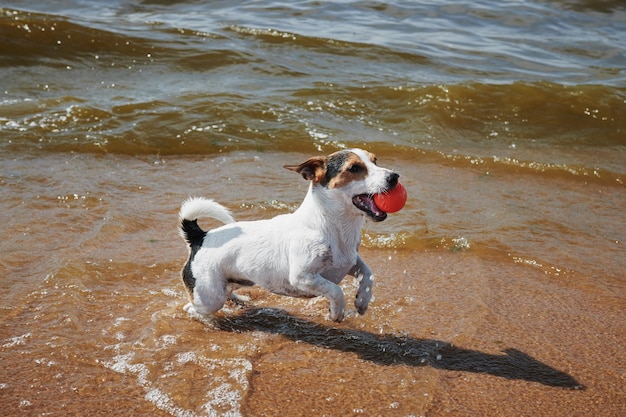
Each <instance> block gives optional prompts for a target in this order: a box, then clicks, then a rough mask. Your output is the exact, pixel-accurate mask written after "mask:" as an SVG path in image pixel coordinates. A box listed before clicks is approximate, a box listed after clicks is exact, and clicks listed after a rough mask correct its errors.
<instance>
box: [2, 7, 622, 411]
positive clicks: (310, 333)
mask: <svg viewBox="0 0 626 417" xmlns="http://www.w3.org/2000/svg"><path fill="white" fill-rule="evenodd" d="M170 3H171V4H170ZM625 16H626V15H625V10H624V7H623V5H622V3H621V2H610V1H607V2H594V3H593V4H591V3H590V2H584V1H550V2H544V1H529V2H522V3H510V2H505V3H502V2H493V1H487V0H481V1H478V2H473V3H472V4H466V5H463V4H458V2H446V1H436V2H427V3H417V2H401V1H397V2H386V3H384V4H383V3H370V2H326V3H319V2H297V3H293V2H285V3H282V2H267V3H265V4H262V3H258V2H241V3H238V4H237V5H233V4H231V3H230V2H214V3H212V6H211V8H210V10H209V9H208V8H207V6H206V5H205V4H202V3H201V2H200V3H198V2H191V1H188V2H147V1H134V2H122V3H119V4H111V3H110V2H98V1H93V2H89V3H88V4H85V3H84V2H74V1H71V0H68V1H65V0H64V1H62V2H54V4H52V3H51V4H49V5H48V4H47V3H44V4H41V2H8V3H7V4H6V5H4V6H3V8H1V9H0V196H1V198H0V233H1V235H2V239H0V276H1V277H2V279H1V280H0V289H1V291H0V360H1V361H2V367H0V410H1V411H2V413H3V415H32V416H43V415H62V416H66V415H89V416H93V415H133V416H160V415H163V416H168V415H169V416H217V415H225V416H239V415H244V416H275V415H289V416H298V415H302V416H304V415H307V416H348V415H364V416H379V415H380V416H476V415H485V416H492V415H493V416H528V415H533V416H535V415H537V416H564V417H565V416H567V417H570V416H578V415H580V416H588V415H594V416H595V415H598V416H600V415H602V416H622V415H626V400H625V398H626V367H625V365H624V364H626V354H625V353H624V349H623V346H624V343H625V341H626V321H625V320H624V311H625V307H626V281H625V275H624V271H626V256H625V255H626V250H625V248H624V242H625V241H626V222H625V221H624V213H625V212H626V187H625V186H624V180H625V178H626V135H625V133H624V132H625V128H626V125H625V123H626V119H625V118H624V115H625V114H626V90H625V89H624V85H625V84H624V81H625V77H624V71H623V69H624V68H626V61H625V59H626V58H625V57H626V53H625V48H624V44H623V39H624V35H625V33H624V28H626V25H624V20H625ZM328 22H332V23H333V24H331V25H329V24H328ZM357 146H358V147H363V148H366V149H368V150H370V151H373V152H374V153H376V154H377V156H378V159H379V162H380V164H381V165H384V166H387V167H391V168H394V169H395V170H397V171H398V172H399V173H400V174H401V178H402V182H403V184H404V185H405V186H406V188H407V190H408V194H409V201H408V203H407V206H406V207H405V208H404V209H403V210H402V211H400V212H398V213H395V214H393V215H390V216H389V218H388V219H387V220H386V221H384V222H382V223H377V224H367V226H366V228H365V230H364V231H363V235H362V240H363V244H362V249H361V251H362V255H363V257H364V258H365V259H366V261H367V262H368V264H369V265H370V267H371V268H372V269H373V270H374V272H375V273H376V277H377V278H376V285H375V287H374V296H375V300H374V301H373V302H372V304H371V305H370V309H369V310H368V312H367V314H366V315H365V316H358V314H356V312H355V311H354V309H352V310H351V311H350V312H349V314H348V317H347V319H346V320H345V321H344V322H342V323H341V324H336V323H333V322H330V321H328V320H327V319H326V315H327V310H328V305H327V302H326V301H325V300H323V299H312V300H301V299H290V298H287V297H280V296H277V295H272V294H268V293H267V292H265V291H264V290H262V289H260V288H252V289H247V290H242V291H243V292H245V293H247V295H249V297H250V298H251V301H250V302H249V303H248V304H247V305H245V306H239V305H227V306H226V308H225V309H224V310H223V311H222V312H220V313H219V314H218V315H217V316H216V317H215V318H213V319H212V320H208V319H207V320H206V321H203V322H202V321H198V320H194V319H191V318H190V317H188V316H187V315H186V314H185V313H184V312H183V310H182V307H183V305H184V304H185V302H186V299H185V294H184V290H183V285H182V282H181V279H180V276H179V272H180V269H181V268H182V266H183V263H184V261H185V258H186V256H187V250H186V248H185V245H184V243H183V241H182V239H181V238H180V237H179V236H178V232H177V229H176V228H177V222H178V221H177V212H178V209H179V205H180V203H181V202H182V201H183V200H184V199H185V198H186V197H188V196H189V195H197V196H207V197H211V198H215V199H216V200H218V201H220V202H222V203H223V204H224V205H226V206H227V207H228V208H230V209H231V210H232V211H233V213H234V214H235V216H236V218H238V219H258V218H267V217H271V216H274V215H277V214H280V213H285V212H288V211H290V210H293V209H295V208H296V207H297V206H298V204H299V202H300V201H301V199H302V198H303V197H304V194H305V192H306V188H307V184H306V182H304V181H303V180H302V179H301V178H300V177H299V176H297V175H295V174H293V173H292V172H289V171H287V170H285V169H283V168H281V167H282V166H283V165H285V164H292V163H298V162H301V161H302V160H304V159H305V158H307V157H308V156H311V155H313V154H318V153H330V152H333V151H335V150H337V149H341V148H346V147H357ZM205 227H211V224H210V223H207V224H206V225H205ZM342 285H343V287H344V290H345V292H346V295H347V297H348V299H350V300H352V299H353V297H354V293H355V291H356V286H355V283H354V282H353V281H352V280H350V279H347V280H346V282H344V283H343V284H342ZM349 304H350V303H349Z"/></svg>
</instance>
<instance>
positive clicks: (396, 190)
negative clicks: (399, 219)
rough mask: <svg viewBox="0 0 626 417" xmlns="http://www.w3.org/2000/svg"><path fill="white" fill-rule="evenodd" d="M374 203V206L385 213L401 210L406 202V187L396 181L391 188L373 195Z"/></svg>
mask: <svg viewBox="0 0 626 417" xmlns="http://www.w3.org/2000/svg"><path fill="white" fill-rule="evenodd" d="M374 203H375V204H376V207H378V208H379V209H381V210H382V211H384V212H385V213H395V212H396V211H400V210H402V207H404V205H405V204H406V188H404V186H403V185H402V184H401V183H400V182H398V184H397V185H396V186H395V187H393V188H392V189H391V190H389V191H387V192H385V193H381V194H375V195H374Z"/></svg>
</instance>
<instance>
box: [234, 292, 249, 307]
mask: <svg viewBox="0 0 626 417" xmlns="http://www.w3.org/2000/svg"><path fill="white" fill-rule="evenodd" d="M230 301H232V302H233V303H235V304H237V305H240V306H245V305H246V304H247V303H249V302H250V301H252V298H250V297H249V296H247V295H243V294H237V293H234V292H232V293H230Z"/></svg>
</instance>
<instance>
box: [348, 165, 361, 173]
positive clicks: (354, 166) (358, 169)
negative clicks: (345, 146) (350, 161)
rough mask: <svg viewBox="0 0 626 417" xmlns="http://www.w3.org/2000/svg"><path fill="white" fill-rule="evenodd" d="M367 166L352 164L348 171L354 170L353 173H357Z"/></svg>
mask: <svg viewBox="0 0 626 417" xmlns="http://www.w3.org/2000/svg"><path fill="white" fill-rule="evenodd" d="M364 169H365V168H363V167H362V166H361V165H356V164H354V165H350V167H349V168H348V171H350V172H352V173H353V174H357V173H359V172H361V171H363V170H364Z"/></svg>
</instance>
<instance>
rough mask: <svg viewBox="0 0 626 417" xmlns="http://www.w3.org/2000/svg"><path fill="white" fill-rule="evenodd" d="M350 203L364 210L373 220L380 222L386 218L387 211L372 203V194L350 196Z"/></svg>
mask: <svg viewBox="0 0 626 417" xmlns="http://www.w3.org/2000/svg"><path fill="white" fill-rule="evenodd" d="M352 204H354V205H355V206H356V208H358V209H359V210H361V211H363V212H365V214H367V215H368V216H370V218H371V219H372V220H374V221H377V222H381V221H383V220H385V219H386V218H387V213H385V212H384V211H382V210H381V209H379V208H378V206H376V203H374V196H373V195H371V194H359V195H355V196H354V197H352Z"/></svg>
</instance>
